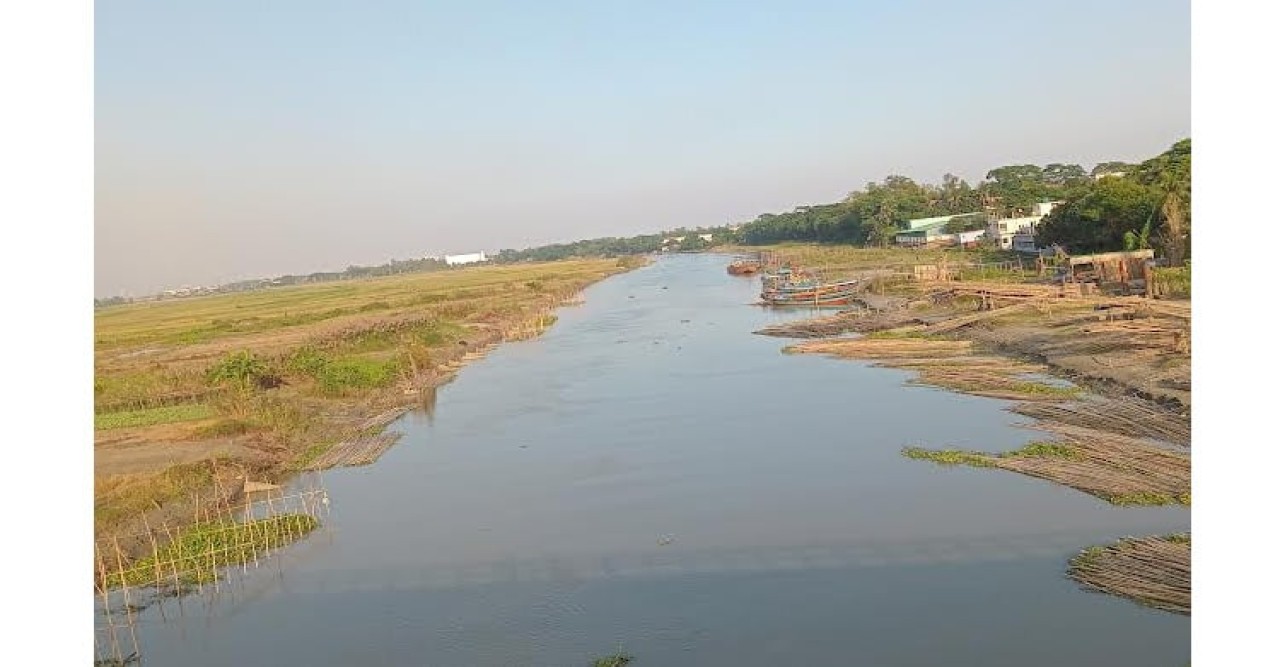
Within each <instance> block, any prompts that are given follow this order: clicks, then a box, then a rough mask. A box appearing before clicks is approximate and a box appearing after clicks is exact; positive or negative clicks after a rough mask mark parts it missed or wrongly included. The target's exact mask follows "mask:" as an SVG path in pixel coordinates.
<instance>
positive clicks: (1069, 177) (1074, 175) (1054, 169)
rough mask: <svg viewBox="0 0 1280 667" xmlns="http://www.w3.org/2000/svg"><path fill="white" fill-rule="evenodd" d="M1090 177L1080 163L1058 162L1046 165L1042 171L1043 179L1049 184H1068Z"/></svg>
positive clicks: (1060, 185)
mask: <svg viewBox="0 0 1280 667" xmlns="http://www.w3.org/2000/svg"><path fill="white" fill-rule="evenodd" d="M1087 178H1089V175H1088V174H1086V173H1085V171H1084V167H1081V166H1080V165H1078V164H1059V163H1057V162H1055V163H1053V164H1050V165H1046V166H1045V168H1044V171H1043V172H1042V181H1043V182H1044V183H1045V184H1047V185H1054V186H1059V187H1063V186H1067V185H1072V184H1074V183H1079V182H1081V181H1084V180H1085V179H1087Z"/></svg>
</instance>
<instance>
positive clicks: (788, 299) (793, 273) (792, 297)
mask: <svg viewBox="0 0 1280 667" xmlns="http://www.w3.org/2000/svg"><path fill="white" fill-rule="evenodd" d="M761 282H762V284H763V288H762V289H761V291H760V299H761V300H762V301H763V302H764V304H765V305H769V306H810V307H814V306H845V305H849V304H850V303H852V302H853V300H854V297H855V296H856V295H857V293H858V290H859V289H860V288H861V285H862V283H863V280H861V279H855V280H840V281H836V282H829V283H824V282H821V281H820V280H819V279H818V278H817V277H816V276H812V275H810V274H808V273H806V272H804V271H800V270H793V269H790V268H783V269H779V270H778V271H776V272H771V273H767V274H765V275H763V276H761Z"/></svg>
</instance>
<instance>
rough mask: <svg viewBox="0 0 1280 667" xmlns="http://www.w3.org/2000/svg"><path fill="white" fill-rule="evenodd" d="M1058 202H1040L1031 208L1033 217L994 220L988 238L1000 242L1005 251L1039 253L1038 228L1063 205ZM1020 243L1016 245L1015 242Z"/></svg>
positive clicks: (989, 227)
mask: <svg viewBox="0 0 1280 667" xmlns="http://www.w3.org/2000/svg"><path fill="white" fill-rule="evenodd" d="M1061 203H1062V202H1058V201H1045V202H1038V203H1036V204H1035V205H1033V206H1032V207H1031V215H1023V216H1018V217H1012V218H1000V219H996V220H992V221H991V223H990V224H989V225H988V226H987V236H988V237H989V238H992V239H996V240H998V241H999V242H1000V247H1001V248H1002V249H1004V250H1018V249H1019V248H1023V249H1022V250H1020V252H1037V248H1036V247H1035V234H1036V226H1037V225H1039V224H1040V221H1041V220H1043V219H1044V217H1045V216H1046V215H1049V213H1051V212H1052V211H1053V209H1054V207H1055V206H1057V205H1058V204H1061ZM1015 237H1017V238H1016V240H1017V241H1018V243H1017V244H1016V245H1015V243H1014V241H1015Z"/></svg>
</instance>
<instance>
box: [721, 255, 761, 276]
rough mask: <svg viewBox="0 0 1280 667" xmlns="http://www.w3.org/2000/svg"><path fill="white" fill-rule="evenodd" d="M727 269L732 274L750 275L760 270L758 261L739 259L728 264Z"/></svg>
mask: <svg viewBox="0 0 1280 667" xmlns="http://www.w3.org/2000/svg"><path fill="white" fill-rule="evenodd" d="M727 270H728V271H729V275H732V276H750V275H754V274H755V273H757V272H759V271H760V262H756V261H752V260H747V259H740V260H738V261H736V262H733V263H732V264H730V265H729V267H728V269H727Z"/></svg>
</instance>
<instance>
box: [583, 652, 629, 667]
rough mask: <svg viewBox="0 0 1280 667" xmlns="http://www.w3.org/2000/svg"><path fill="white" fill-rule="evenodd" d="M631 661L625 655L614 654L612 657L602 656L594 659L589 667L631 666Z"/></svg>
mask: <svg viewBox="0 0 1280 667" xmlns="http://www.w3.org/2000/svg"><path fill="white" fill-rule="evenodd" d="M632 660H634V658H632V657H631V656H629V655H626V654H625V653H615V654H613V655H607V656H604V657H603V658H596V659H595V660H594V661H593V662H592V663H591V667H624V666H625V665H629V664H631V661H632Z"/></svg>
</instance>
